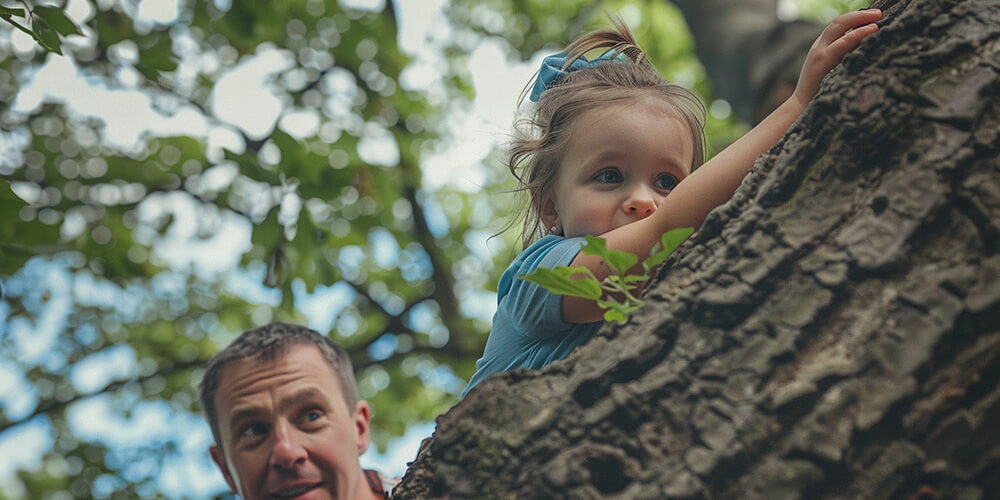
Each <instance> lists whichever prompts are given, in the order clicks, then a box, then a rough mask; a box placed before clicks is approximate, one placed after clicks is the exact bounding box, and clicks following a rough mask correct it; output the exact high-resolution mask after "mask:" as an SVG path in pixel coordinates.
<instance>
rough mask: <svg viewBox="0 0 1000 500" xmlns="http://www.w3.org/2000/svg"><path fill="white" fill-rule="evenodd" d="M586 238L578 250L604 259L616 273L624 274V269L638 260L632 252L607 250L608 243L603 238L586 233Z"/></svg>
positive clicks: (627, 268) (629, 267) (626, 269)
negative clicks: (585, 241)
mask: <svg viewBox="0 0 1000 500" xmlns="http://www.w3.org/2000/svg"><path fill="white" fill-rule="evenodd" d="M586 240H587V243H586V244H585V245H583V248H581V249H580V251H581V252H583V253H585V254H587V255H594V256H597V257H600V258H602V259H604V262H607V263H608V267H610V268H611V269H612V270H614V271H615V272H616V273H618V274H625V272H626V271H628V270H629V269H631V268H632V266H634V265H635V263H636V262H638V261H639V257H637V256H635V255H634V254H630V253H628V252H621V251H618V250H608V243H607V241H605V240H604V238H600V237H597V236H590V235H587V236H586Z"/></svg>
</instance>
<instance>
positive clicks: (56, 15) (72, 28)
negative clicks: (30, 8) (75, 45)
mask: <svg viewBox="0 0 1000 500" xmlns="http://www.w3.org/2000/svg"><path fill="white" fill-rule="evenodd" d="M34 13H35V15H36V16H38V17H40V18H42V19H44V20H45V23H46V24H48V25H49V26H50V27H51V28H52V29H54V30H56V31H57V32H58V33H59V34H60V35H62V36H69V35H82V34H83V33H81V32H80V28H79V27H77V25H76V23H74V22H73V21H72V20H70V18H68V17H66V14H64V13H63V10H62V9H60V8H59V7H52V6H49V5H39V6H37V7H35V9H34Z"/></svg>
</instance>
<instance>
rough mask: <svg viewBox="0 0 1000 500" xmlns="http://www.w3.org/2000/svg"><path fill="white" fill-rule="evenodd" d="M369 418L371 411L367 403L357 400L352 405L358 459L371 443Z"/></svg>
mask: <svg viewBox="0 0 1000 500" xmlns="http://www.w3.org/2000/svg"><path fill="white" fill-rule="evenodd" d="M370 418H371V410H369V408H368V401H365V400H363V399H359V400H358V402H357V403H354V425H355V426H356V427H357V431H358V456H359V457H360V456H361V454H362V453H364V452H365V450H367V449H368V444H369V443H370V442H371V437H372V436H371V425H370V421H369V420H370Z"/></svg>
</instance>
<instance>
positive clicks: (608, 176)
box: [594, 169, 624, 184]
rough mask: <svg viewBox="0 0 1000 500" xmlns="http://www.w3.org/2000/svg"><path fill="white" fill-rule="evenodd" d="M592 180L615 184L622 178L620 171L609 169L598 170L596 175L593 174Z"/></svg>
mask: <svg viewBox="0 0 1000 500" xmlns="http://www.w3.org/2000/svg"><path fill="white" fill-rule="evenodd" d="M594 180H596V181H597V182H603V183H606V184H617V183H619V182H622V181H623V180H624V179H622V174H621V172H619V171H617V170H614V169H609V170H603V171H601V172H599V173H598V174H597V175H595V176H594Z"/></svg>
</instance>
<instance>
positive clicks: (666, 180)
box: [653, 174, 680, 191]
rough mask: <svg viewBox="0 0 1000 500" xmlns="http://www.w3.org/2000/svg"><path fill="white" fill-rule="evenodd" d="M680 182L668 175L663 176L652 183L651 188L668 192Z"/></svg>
mask: <svg viewBox="0 0 1000 500" xmlns="http://www.w3.org/2000/svg"><path fill="white" fill-rule="evenodd" d="M678 182H680V181H679V180H678V179H677V178H676V177H674V176H673V175H670V174H663V175H660V176H659V177H657V178H656V180H654V181H653V187H655V188H656V189H662V190H664V191H670V190H672V189H674V188H675V187H677V183H678Z"/></svg>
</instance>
